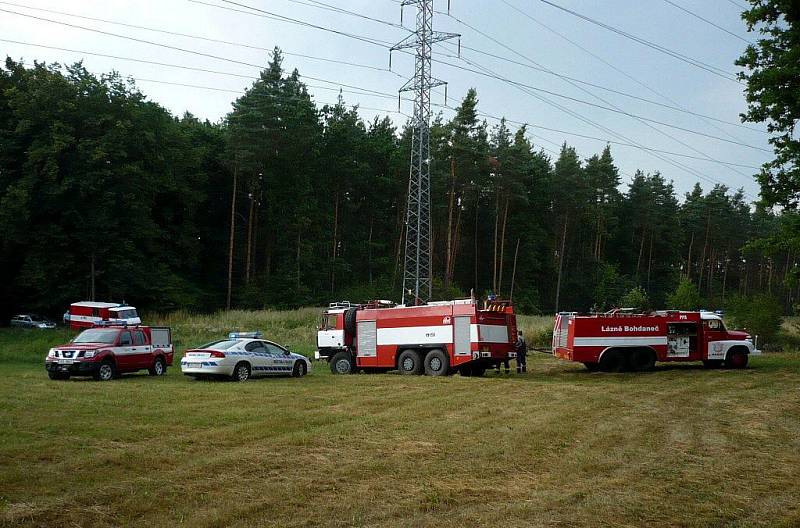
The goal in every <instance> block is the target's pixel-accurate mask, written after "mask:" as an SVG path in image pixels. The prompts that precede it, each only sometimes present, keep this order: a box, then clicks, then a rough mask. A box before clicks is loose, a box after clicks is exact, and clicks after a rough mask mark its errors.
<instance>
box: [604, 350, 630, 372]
mask: <svg viewBox="0 0 800 528" xmlns="http://www.w3.org/2000/svg"><path fill="white" fill-rule="evenodd" d="M626 363H627V362H626V361H625V356H624V355H623V353H622V352H621V351H620V350H609V351H608V352H606V353H605V354H603V357H602V358H601V359H600V370H602V371H603V372H622V371H623V370H625V366H626V365H625V364H626Z"/></svg>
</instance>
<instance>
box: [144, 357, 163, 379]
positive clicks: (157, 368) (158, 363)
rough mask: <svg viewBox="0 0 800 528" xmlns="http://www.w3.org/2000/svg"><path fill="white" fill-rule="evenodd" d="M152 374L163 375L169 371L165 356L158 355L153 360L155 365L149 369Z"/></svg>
mask: <svg viewBox="0 0 800 528" xmlns="http://www.w3.org/2000/svg"><path fill="white" fill-rule="evenodd" d="M148 372H150V375H151V376H163V375H164V374H166V373H167V365H166V364H165V363H164V358H162V357H157V358H156V360H155V361H154V362H153V366H152V367H150V368H149V369H148Z"/></svg>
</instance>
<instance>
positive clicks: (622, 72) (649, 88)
mask: <svg viewBox="0 0 800 528" xmlns="http://www.w3.org/2000/svg"><path fill="white" fill-rule="evenodd" d="M501 1H502V2H503V3H504V4H505V5H507V6H508V7H510V8H511V9H513V10H514V11H516V12H517V13H519V14H521V15H522V16H524V17H525V18H527V19H528V20H530V21H531V22H533V23H534V24H536V25H538V26H539V27H541V28H543V29H544V30H546V31H549V32H550V33H553V34H554V35H556V36H557V37H559V38H561V39H563V40H565V41H567V42H568V43H570V44H572V45H573V46H575V47H576V48H578V49H579V50H581V51H583V52H584V53H586V54H587V55H589V56H590V57H592V58H594V59H595V60H597V61H599V62H601V63H603V64H605V65H606V66H608V67H609V68H611V69H612V70H614V71H615V72H617V73H619V74H620V75H622V76H624V77H626V78H628V79H630V80H631V81H633V82H634V83H636V84H638V85H639V86H641V87H642V88H644V89H645V90H647V91H649V92H650V93H652V94H654V95H657V96H658V97H660V98H662V99H663V100H665V101H668V102H670V103H672V104H674V105H676V106H681V105H680V104H679V103H678V102H677V101H675V100H674V99H673V98H671V97H669V96H668V95H666V94H664V93H662V92H661V91H659V90H657V89H655V88H653V87H652V86H650V85H649V84H648V83H645V82H644V81H641V80H639V79H637V78H636V77H634V76H633V75H631V74H629V73H628V72H626V71H625V70H623V69H621V68H618V67H617V66H615V65H614V64H612V63H610V62H609V61H607V60H605V59H604V58H603V57H601V56H599V55H597V54H596V53H594V52H593V51H591V50H589V49H587V48H585V47H584V46H582V45H580V44H579V43H577V42H575V41H574V40H572V39H571V38H569V37H567V36H566V35H564V34H563V33H561V32H559V31H557V30H555V29H553V28H552V27H550V26H549V25H547V24H545V23H544V22H542V21H540V20H538V19H536V18H535V17H534V16H533V15H531V14H530V13H528V12H527V11H523V10H522V9H520V8H518V7H517V6H515V5H512V4H510V3H509V2H508V1H507V0H501ZM682 108H684V110H686V108H685V107H682ZM700 119H703V121H705V122H706V123H707V124H708V125H710V126H711V127H712V128H714V129H716V130H718V131H720V132H722V133H723V134H725V135H726V136H728V137H730V138H732V139H738V138H737V137H736V136H734V135H733V134H730V133H728V132H727V131H726V130H724V129H722V128H721V127H720V126H718V125H716V124H715V123H713V122H712V120H710V119H706V118H703V117H701V118H700ZM748 128H749V127H748Z"/></svg>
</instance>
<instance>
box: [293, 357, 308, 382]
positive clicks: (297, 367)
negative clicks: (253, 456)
mask: <svg viewBox="0 0 800 528" xmlns="http://www.w3.org/2000/svg"><path fill="white" fill-rule="evenodd" d="M305 375H306V364H305V363H303V362H302V361H297V362H295V364H294V368H293V369H292V376H293V377H295V378H302V377H303V376H305Z"/></svg>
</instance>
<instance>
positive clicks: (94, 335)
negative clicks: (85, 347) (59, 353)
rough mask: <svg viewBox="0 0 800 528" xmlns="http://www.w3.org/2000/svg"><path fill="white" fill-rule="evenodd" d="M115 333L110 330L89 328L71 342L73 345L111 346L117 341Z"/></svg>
mask: <svg viewBox="0 0 800 528" xmlns="http://www.w3.org/2000/svg"><path fill="white" fill-rule="evenodd" d="M117 333H118V332H117V331H116V330H112V329H110V328H109V329H101V328H90V329H89V330H84V331H83V332H81V333H80V334H78V336H77V337H76V338H75V339H73V340H72V342H73V343H104V344H107V345H113V344H114V343H115V342H116V341H117Z"/></svg>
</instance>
